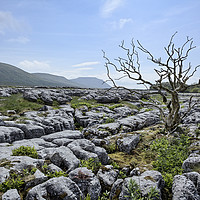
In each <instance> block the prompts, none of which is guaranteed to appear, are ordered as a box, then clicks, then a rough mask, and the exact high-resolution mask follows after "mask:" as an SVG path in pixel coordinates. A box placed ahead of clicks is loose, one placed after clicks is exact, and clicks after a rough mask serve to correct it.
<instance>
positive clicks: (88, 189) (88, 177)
mask: <svg viewBox="0 0 200 200" xmlns="http://www.w3.org/2000/svg"><path fill="white" fill-rule="evenodd" d="M69 178H70V179H71V180H73V181H74V182H75V183H76V184H77V185H78V187H79V188H80V190H81V191H82V193H83V194H84V196H87V194H88V193H89V195H90V198H91V200H97V199H98V197H99V195H100V193H101V185H100V182H99V180H98V178H97V177H96V176H95V175H94V173H92V171H91V170H88V169H87V168H86V167H80V168H77V169H75V170H73V171H71V172H70V173H69Z"/></svg>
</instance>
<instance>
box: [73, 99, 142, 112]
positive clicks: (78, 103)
mask: <svg viewBox="0 0 200 200" xmlns="http://www.w3.org/2000/svg"><path fill="white" fill-rule="evenodd" d="M70 103H71V107H72V108H74V109H76V108H77V109H79V108H82V107H83V106H87V108H88V109H91V108H96V107H99V106H104V107H107V108H109V109H110V110H114V109H115V108H118V107H123V106H128V107H129V108H131V109H137V110H138V109H139V108H138V106H136V105H134V104H132V103H129V102H127V101H121V102H120V103H117V104H116V103H110V104H100V103H97V101H96V100H84V99H80V97H73V98H72V101H71V102H70Z"/></svg>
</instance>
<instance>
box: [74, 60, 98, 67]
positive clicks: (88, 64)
mask: <svg viewBox="0 0 200 200" xmlns="http://www.w3.org/2000/svg"><path fill="white" fill-rule="evenodd" d="M98 64H100V62H98V61H95V62H84V63H79V64H76V65H72V67H84V66H90V65H98Z"/></svg>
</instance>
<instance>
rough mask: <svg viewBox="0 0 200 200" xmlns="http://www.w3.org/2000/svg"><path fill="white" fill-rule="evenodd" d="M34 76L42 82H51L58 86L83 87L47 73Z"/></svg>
mask: <svg viewBox="0 0 200 200" xmlns="http://www.w3.org/2000/svg"><path fill="white" fill-rule="evenodd" d="M33 75H35V76H36V77H38V78H40V79H42V80H46V81H51V82H52V83H54V84H56V86H68V87H80V88H81V87H83V86H82V85H81V84H78V83H74V82H72V81H70V80H68V79H66V78H65V77H63V76H57V75H53V74H47V73H33Z"/></svg>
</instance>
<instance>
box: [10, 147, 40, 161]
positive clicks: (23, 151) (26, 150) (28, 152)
mask: <svg viewBox="0 0 200 200" xmlns="http://www.w3.org/2000/svg"><path fill="white" fill-rule="evenodd" d="M12 153H13V154H12V155H13V156H29V157H32V158H38V153H37V151H36V149H35V147H25V146H20V147H19V148H16V149H13V150H12Z"/></svg>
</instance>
